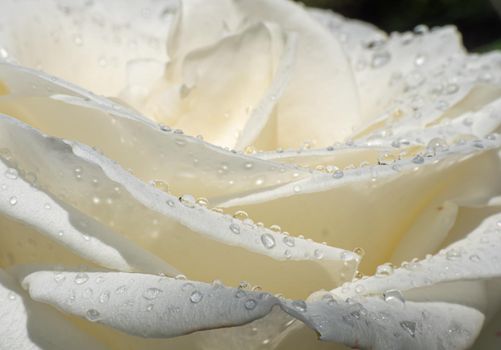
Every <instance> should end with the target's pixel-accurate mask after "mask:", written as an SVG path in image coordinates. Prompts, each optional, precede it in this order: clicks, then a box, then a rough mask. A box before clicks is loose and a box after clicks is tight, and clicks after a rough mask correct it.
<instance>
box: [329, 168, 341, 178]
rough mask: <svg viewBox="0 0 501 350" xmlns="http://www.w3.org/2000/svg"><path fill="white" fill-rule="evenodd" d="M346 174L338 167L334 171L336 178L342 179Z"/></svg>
mask: <svg viewBox="0 0 501 350" xmlns="http://www.w3.org/2000/svg"><path fill="white" fill-rule="evenodd" d="M343 176H344V173H343V171H342V170H341V169H336V170H334V172H333V173H332V177H333V178H335V179H340V178H342V177H343Z"/></svg>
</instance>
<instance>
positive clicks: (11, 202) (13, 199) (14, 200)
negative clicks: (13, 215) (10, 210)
mask: <svg viewBox="0 0 501 350" xmlns="http://www.w3.org/2000/svg"><path fill="white" fill-rule="evenodd" d="M9 204H10V205H12V206H14V205H16V204H17V197H15V196H12V197H10V198H9Z"/></svg>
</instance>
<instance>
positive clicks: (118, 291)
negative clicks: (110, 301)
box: [115, 286, 127, 295]
mask: <svg viewBox="0 0 501 350" xmlns="http://www.w3.org/2000/svg"><path fill="white" fill-rule="evenodd" d="M125 292H127V286H120V287H118V288H117V289H115V293H116V294H119V295H120V294H124V293H125Z"/></svg>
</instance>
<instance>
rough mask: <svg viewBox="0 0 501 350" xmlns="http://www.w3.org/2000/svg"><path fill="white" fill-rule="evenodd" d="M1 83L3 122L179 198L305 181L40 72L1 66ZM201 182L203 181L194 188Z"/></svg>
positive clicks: (299, 174) (293, 171) (291, 170)
mask: <svg viewBox="0 0 501 350" xmlns="http://www.w3.org/2000/svg"><path fill="white" fill-rule="evenodd" d="M0 80H1V81H2V82H3V84H4V85H5V86H6V89H8V90H9V93H8V95H4V96H0V111H1V112H3V113H4V114H8V115H11V116H14V117H16V118H18V119H20V120H22V121H24V122H26V123H29V124H30V125H31V126H33V127H36V128H38V129H40V130H41V131H43V132H45V133H47V134H49V135H52V136H57V137H62V138H65V139H72V140H76V141H80V142H82V143H85V144H87V145H89V146H92V147H95V148H97V149H99V150H101V151H102V152H103V153H104V154H105V155H106V156H108V157H110V158H112V159H114V160H115V161H117V162H119V163H120V165H122V166H123V167H124V168H126V169H131V171H132V172H133V173H134V174H135V175H136V176H137V177H139V178H141V179H142V180H143V181H146V182H149V181H152V180H154V181H157V182H162V183H164V184H168V185H169V190H170V191H172V192H173V193H175V194H178V195H180V194H183V193H188V192H189V193H191V194H193V195H196V196H201V197H206V198H210V197H211V196H214V195H218V196H220V195H224V194H228V195H229V194H231V193H238V192H248V191H252V190H254V189H256V187H257V188H271V187H274V186H277V185H280V184H284V183H288V182H291V181H295V180H297V179H300V178H304V177H305V176H307V175H308V172H307V171H305V170H303V169H298V168H296V167H293V166H282V165H280V164H276V163H272V162H265V161H261V160H259V159H255V158H254V157H249V156H245V155H242V154H236V153H233V152H229V151H227V150H223V149H221V148H219V147H215V146H213V145H210V144H208V143H205V142H203V141H201V140H199V139H197V138H193V137H188V136H185V135H182V134H181V133H179V132H178V131H174V132H173V131H172V130H171V129H170V128H166V127H164V126H159V125H156V124H154V123H152V122H151V121H149V120H147V119H145V118H144V117H142V116H140V115H138V114H136V113H134V112H132V111H130V110H128V109H125V108H123V107H122V106H120V105H117V104H115V103H112V102H111V101H109V100H106V99H103V98H99V97H97V96H95V95H92V94H89V93H87V92H85V91H83V90H81V89H79V88H77V87H75V86H71V85H69V84H68V83H65V82H64V81H59V80H56V79H55V78H51V77H49V76H46V75H44V74H41V73H40V72H36V71H31V70H27V69H24V68H21V67H17V66H12V65H7V64H6V65H0ZM33 86H35V88H33ZM68 115H71V116H72V119H71V120H72V121H71V123H68V120H67V116H68ZM96 129H99V130H101V132H100V133H96V132H95V130H96ZM173 169H176V170H175V171H173ZM201 178H203V179H204V181H193V179H201ZM164 187H165V186H164Z"/></svg>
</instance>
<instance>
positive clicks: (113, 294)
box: [23, 271, 278, 337]
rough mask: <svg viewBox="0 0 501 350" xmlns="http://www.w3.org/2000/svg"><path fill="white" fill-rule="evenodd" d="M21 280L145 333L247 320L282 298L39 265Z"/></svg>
mask: <svg viewBox="0 0 501 350" xmlns="http://www.w3.org/2000/svg"><path fill="white" fill-rule="evenodd" d="M82 276H85V281H84V282H83V283H81V282H80V281H81V280H82V279H81V278H82ZM23 285H24V286H25V288H27V289H28V290H29V293H30V296H31V297H32V298H33V299H35V300H37V301H42V302H45V303H49V304H53V305H55V306H57V307H58V308H60V309H62V310H64V311H66V312H69V313H72V314H76V315H78V316H81V317H85V318H87V319H88V320H89V321H91V322H100V323H103V324H106V325H109V326H112V327H114V328H117V329H119V330H122V331H125V332H127V333H129V334H134V335H140V336H143V337H172V336H176V335H181V334H186V333H191V332H194V331H197V330H203V329H208V328H219V327H224V326H235V325H240V324H244V323H248V322H250V321H252V320H255V319H257V318H260V317H263V316H264V315H266V314H268V313H269V312H270V311H271V308H272V307H273V305H276V304H277V303H278V300H277V299H276V298H275V297H273V296H271V295H269V294H265V293H258V292H250V291H247V292H246V291H242V290H238V289H235V288H228V287H224V286H222V285H219V284H215V285H210V284H205V283H200V282H194V281H185V280H176V279H171V278H166V277H162V278H160V277H158V276H154V275H145V274H128V273H114V272H109V273H90V272H89V273H87V272H80V273H76V272H57V273H56V275H55V274H54V273H53V272H50V271H40V272H35V273H32V274H30V275H28V276H27V277H26V278H25V279H24V280H23ZM89 291H92V293H91V296H87V295H88V294H89V293H90V292H89ZM72 295H74V296H75V298H74V299H72V300H71V301H70V302H69V301H68V298H70V296H72Z"/></svg>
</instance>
